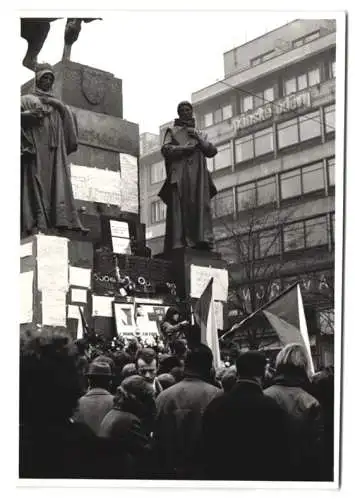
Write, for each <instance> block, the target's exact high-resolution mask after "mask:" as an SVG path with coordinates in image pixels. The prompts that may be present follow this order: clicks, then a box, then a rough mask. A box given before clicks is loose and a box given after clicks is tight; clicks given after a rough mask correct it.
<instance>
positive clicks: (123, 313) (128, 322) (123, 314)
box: [114, 304, 136, 334]
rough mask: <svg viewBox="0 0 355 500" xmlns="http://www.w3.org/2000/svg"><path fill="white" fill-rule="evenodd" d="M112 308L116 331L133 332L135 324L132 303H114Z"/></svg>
mask: <svg viewBox="0 0 355 500" xmlns="http://www.w3.org/2000/svg"><path fill="white" fill-rule="evenodd" d="M114 309H115V322H116V331H117V333H118V334H119V333H134V332H135V330H136V324H135V320H134V306H133V304H114Z"/></svg>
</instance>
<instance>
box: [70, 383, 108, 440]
mask: <svg viewBox="0 0 355 500" xmlns="http://www.w3.org/2000/svg"><path fill="white" fill-rule="evenodd" d="M112 407H113V395H112V394H110V393H109V392H108V391H107V390H106V389H101V388H94V389H89V390H88V391H87V393H86V394H84V396H82V397H81V398H80V399H79V401H78V408H77V411H76V412H75V415H74V420H75V421H76V422H81V423H84V424H86V425H87V426H88V427H90V429H91V430H92V431H93V432H94V433H95V434H96V435H98V433H99V430H100V425H101V422H102V420H103V418H104V416H105V415H106V414H107V413H108V412H109V411H110V410H111V408H112Z"/></svg>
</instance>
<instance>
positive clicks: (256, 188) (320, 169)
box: [151, 157, 335, 224]
mask: <svg viewBox="0 0 355 500" xmlns="http://www.w3.org/2000/svg"><path fill="white" fill-rule="evenodd" d="M334 186H335V159H334V157H332V158H328V159H326V160H324V161H323V160H321V161H318V162H315V163H312V164H310V165H305V166H303V167H297V168H294V169H292V170H289V171H287V172H281V173H278V174H275V175H271V176H269V177H266V178H264V179H258V180H255V181H252V182H248V183H247V184H242V185H239V186H235V187H231V188H228V189H224V190H222V191H219V192H218V193H217V195H216V196H215V197H214V198H213V200H212V214H213V217H214V218H219V217H223V216H227V215H231V214H234V213H235V212H242V211H244V210H248V209H251V208H254V207H261V206H264V205H268V204H274V205H275V206H281V203H282V202H283V201H287V200H290V199H292V198H299V197H300V196H306V195H307V194H309V193H314V192H316V191H323V192H324V194H325V193H329V191H330V189H332V188H333V187H334ZM165 217H166V205H165V203H163V202H162V201H161V200H156V201H153V202H152V204H151V223H152V224H155V223H158V222H163V221H164V220H165Z"/></svg>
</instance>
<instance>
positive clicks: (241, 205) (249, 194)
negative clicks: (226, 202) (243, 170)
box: [237, 182, 256, 212]
mask: <svg viewBox="0 0 355 500" xmlns="http://www.w3.org/2000/svg"><path fill="white" fill-rule="evenodd" d="M237 207H238V211H239V212H242V211H243V210H248V209H250V208H253V207H256V186H255V182H251V183H250V184H245V185H244V186H237Z"/></svg>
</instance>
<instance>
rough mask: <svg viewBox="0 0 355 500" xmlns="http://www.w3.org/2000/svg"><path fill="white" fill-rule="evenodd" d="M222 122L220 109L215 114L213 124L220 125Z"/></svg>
mask: <svg viewBox="0 0 355 500" xmlns="http://www.w3.org/2000/svg"><path fill="white" fill-rule="evenodd" d="M222 120H223V118H222V108H218V109H216V110H215V111H214V112H213V123H220V122H221V121H222Z"/></svg>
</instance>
